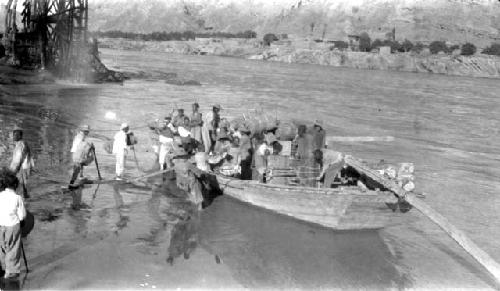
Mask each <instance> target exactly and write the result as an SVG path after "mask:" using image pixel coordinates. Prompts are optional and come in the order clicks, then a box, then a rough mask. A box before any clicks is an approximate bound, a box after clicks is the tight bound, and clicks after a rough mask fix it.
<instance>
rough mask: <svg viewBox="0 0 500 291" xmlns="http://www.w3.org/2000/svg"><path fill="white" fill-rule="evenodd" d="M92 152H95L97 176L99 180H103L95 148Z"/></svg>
mask: <svg viewBox="0 0 500 291" xmlns="http://www.w3.org/2000/svg"><path fill="white" fill-rule="evenodd" d="M92 151H93V152H94V161H95V167H96V169H97V176H98V177H99V180H102V177H101V171H100V170H99V163H98V162H97V155H96V154H95V148H94V147H92Z"/></svg>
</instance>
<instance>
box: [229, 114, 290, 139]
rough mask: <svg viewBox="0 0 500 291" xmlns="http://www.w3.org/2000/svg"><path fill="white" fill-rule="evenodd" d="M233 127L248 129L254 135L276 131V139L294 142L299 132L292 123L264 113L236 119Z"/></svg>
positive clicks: (233, 121)
mask: <svg viewBox="0 0 500 291" xmlns="http://www.w3.org/2000/svg"><path fill="white" fill-rule="evenodd" d="M231 127H232V128H234V129H238V128H242V127H245V128H248V129H249V130H250V132H251V134H252V135H255V134H257V133H262V132H264V131H268V130H276V137H277V138H278V139H279V140H292V139H293V138H294V137H295V134H296V132H297V127H296V126H295V125H294V124H293V123H292V122H280V121H279V120H278V119H277V118H276V117H275V116H272V115H270V114H265V113H263V112H253V113H249V114H244V115H243V116H241V117H237V118H234V119H233V120H232V121H231Z"/></svg>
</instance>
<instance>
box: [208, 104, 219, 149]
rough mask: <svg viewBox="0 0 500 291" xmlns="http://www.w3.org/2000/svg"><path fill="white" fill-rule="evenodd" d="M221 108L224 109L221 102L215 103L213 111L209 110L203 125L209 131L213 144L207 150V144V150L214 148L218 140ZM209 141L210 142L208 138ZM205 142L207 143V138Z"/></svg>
mask: <svg viewBox="0 0 500 291" xmlns="http://www.w3.org/2000/svg"><path fill="white" fill-rule="evenodd" d="M221 110H222V107H221V106H220V105H219V104H215V105H214V106H213V107H212V111H210V112H208V113H207V115H206V116H205V120H204V122H203V126H204V127H205V128H206V130H207V131H208V135H209V139H210V144H211V146H210V148H209V149H208V150H207V146H206V145H205V150H207V151H210V150H212V148H213V146H214V145H215V142H216V141H217V129H218V128H219V122H220V111H221ZM207 142H208V140H207ZM204 143H205V140H204Z"/></svg>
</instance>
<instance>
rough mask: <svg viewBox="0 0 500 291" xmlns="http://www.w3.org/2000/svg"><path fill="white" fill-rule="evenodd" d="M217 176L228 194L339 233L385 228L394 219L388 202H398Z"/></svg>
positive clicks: (381, 194)
mask: <svg viewBox="0 0 500 291" xmlns="http://www.w3.org/2000/svg"><path fill="white" fill-rule="evenodd" d="M216 176H217V181H218V182H219V186H220V188H221V190H222V192H223V194H224V195H228V196H231V197H233V198H235V199H237V200H240V201H243V202H246V203H248V204H251V205H253V206H257V207H261V208H264V209H267V210H270V211H272V212H275V213H279V214H281V215H285V216H289V217H293V218H295V219H298V220H301V221H305V222H309V223H314V224H318V225H321V226H324V227H328V228H332V229H335V230H363V229H380V228H383V227H385V226H386V225H387V223H388V222H389V220H390V219H391V216H393V211H392V210H391V209H390V208H389V207H387V204H386V203H397V199H396V198H395V196H394V195H393V194H392V193H391V192H387V191H370V190H365V191H362V190H360V189H358V188H357V187H343V188H335V189H316V188H309V187H289V186H282V185H267V184H262V183H258V182H256V181H241V180H236V179H229V178H227V177H223V176H220V175H216Z"/></svg>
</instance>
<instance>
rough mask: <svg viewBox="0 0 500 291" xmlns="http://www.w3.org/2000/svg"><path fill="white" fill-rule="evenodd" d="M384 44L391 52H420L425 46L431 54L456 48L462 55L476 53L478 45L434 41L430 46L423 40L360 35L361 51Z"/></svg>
mask: <svg viewBox="0 0 500 291" xmlns="http://www.w3.org/2000/svg"><path fill="white" fill-rule="evenodd" d="M382 46H388V47H390V48H391V52H402V53H403V52H416V53H420V52H422V51H423V50H424V49H425V48H429V51H430V53H431V54H438V53H439V52H443V53H447V54H450V53H452V52H453V51H455V50H460V54H461V55H465V56H470V55H473V54H475V53H476V50H477V48H476V46H475V45H474V44H472V43H465V44H463V45H462V46H459V45H451V46H448V45H447V44H446V43H445V42H444V41H433V42H431V43H430V44H429V45H428V46H425V45H424V44H422V43H421V42H416V43H415V44H413V43H412V42H411V41H409V40H407V39H405V40H404V41H402V42H399V41H396V40H390V39H386V40H380V39H375V40H374V41H373V42H372V41H371V39H370V36H369V35H368V34H367V33H366V32H363V33H362V34H360V36H359V49H360V51H364V52H369V51H371V50H373V49H376V48H380V47H382Z"/></svg>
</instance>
